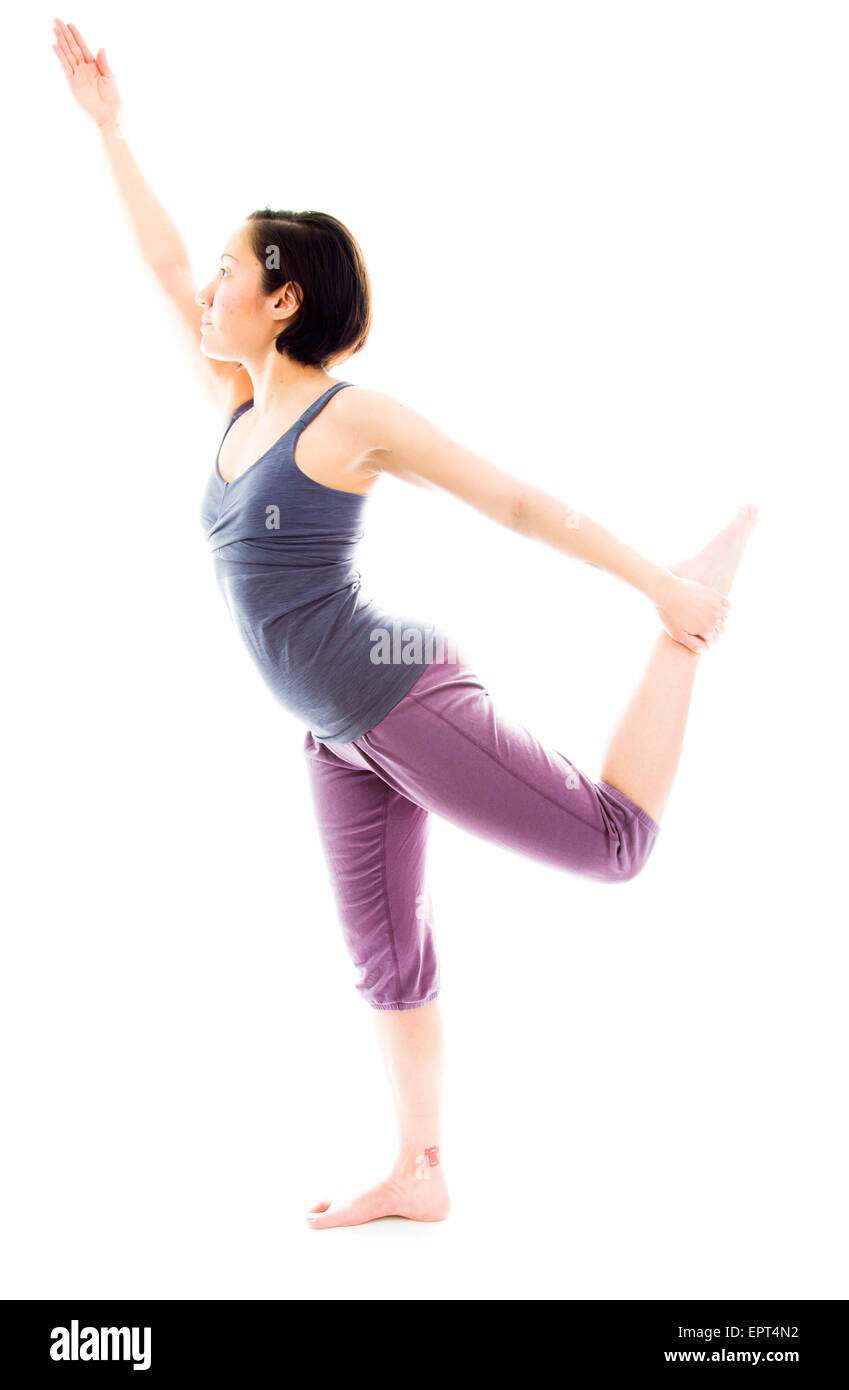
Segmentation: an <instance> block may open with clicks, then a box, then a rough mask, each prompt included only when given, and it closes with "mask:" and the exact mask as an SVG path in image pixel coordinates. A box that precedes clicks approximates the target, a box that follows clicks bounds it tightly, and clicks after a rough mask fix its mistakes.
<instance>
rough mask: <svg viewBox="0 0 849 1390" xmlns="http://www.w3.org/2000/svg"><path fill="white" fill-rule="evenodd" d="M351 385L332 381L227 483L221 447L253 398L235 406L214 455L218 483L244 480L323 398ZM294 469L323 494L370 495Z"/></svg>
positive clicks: (250, 407) (228, 484) (233, 482)
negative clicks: (294, 419) (319, 488)
mask: <svg viewBox="0 0 849 1390" xmlns="http://www.w3.org/2000/svg"><path fill="white" fill-rule="evenodd" d="M352 384H353V383H352V382H350V381H334V383H333V385H332V386H328V388H327V390H326V391H322V393H321V395H320V396H316V398H315V400H314V401H310V403H309V405H308V406H307V407H306V409H305V410H302V411H301V413H300V415H299V416H298V418H297V420H296V421H295V422H294V424H292V425H290V426H289V428H288V429H287V430H284V432H283V434H281V435H280V438H279V439H275V441H274V443H273V444H271V445H269V447H268V448H267V449H266V451H265V453H264V454H260V456H259V458H258V459H254V461H253V463H251V464H249V465H248V467H247V468H246V469H244V471H243V472H241V473H238V474H237V475H236V477H235V478H231V479H230V480H229V482H228V480H227V479H226V478H225V477H224V475H223V474H222V472H221V468H220V466H219V462H220V459H221V450H222V447H223V445H224V440H225V439H226V438H227V435H228V434H229V433H230V430H231V428H232V426H233V425H234V424H235V423H236V417H237V416H238V415H239V414H240V413H241V414H243V415H246V414H247V412H248V410H249V409H250V410H253V404H254V398H253V396H250V397H249V398H248V400H246V401H242V404H241V405H237V406H236V409H235V410H234V411H233V414H232V415H231V416H230V419H229V422H228V424H227V428H226V430H225V431H224V433H223V434H222V436H221V443H220V444H219V445H218V453H217V454H216V455H215V474H216V476H217V478H218V480H219V482H221V483H223V484H224V486H225V488H228V487H235V485H236V483H238V481H239V479H240V478H244V477H246V476H247V474H248V473H252V472H253V470H254V469H255V468H256V467H257V465H258V464H260V463H262V462H263V461H264V460H265V459H267V458H268V455H269V454H270V453H272V452H273V450H274V449H277V448H279V446H280V445H281V444H282V443H283V441H284V440H285V439H286V438H287V437H288V436H289V435H290V434H291V433H292V431H293V430H296V429H297V428H298V426H299V425H300V424H301V422H302V421H303V418H304V416H305V415H308V414H309V412H310V411H311V410H312V408H313V406H316V405H318V403H319V401H323V400H324V398H325V396H329V395H330V393H331V391H335V390H336V388H337V387H339V386H351V385H352ZM311 423H312V421H310V424H311ZM292 462H293V463H295V457H294V451H293V454H292ZM295 467H296V468H297V469H298V472H299V473H300V475H301V477H302V478H306V480H307V482H308V483H315V485H316V487H321V488H324V490H325V492H338V493H341V494H342V496H343V497H369V496H370V495H371V494H370V493H368V492H349V491H347V490H346V489H345V488H342V487H328V486H327V484H326V483H319V482H318V481H317V480H316V479H315V478H310V477H309V476H308V475H307V474H306V473H304V471H303V469H301V468H298V465H297V463H295Z"/></svg>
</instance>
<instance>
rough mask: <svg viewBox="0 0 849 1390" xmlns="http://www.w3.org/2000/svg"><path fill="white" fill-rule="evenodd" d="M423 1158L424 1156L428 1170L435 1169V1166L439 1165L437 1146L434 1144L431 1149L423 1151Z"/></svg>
mask: <svg viewBox="0 0 849 1390" xmlns="http://www.w3.org/2000/svg"><path fill="white" fill-rule="evenodd" d="M424 1156H425V1163H426V1164H427V1166H428V1168H435V1167H436V1166H437V1164H438V1163H439V1148H438V1146H437V1145H436V1144H434V1146H433V1148H432V1149H425V1151H424Z"/></svg>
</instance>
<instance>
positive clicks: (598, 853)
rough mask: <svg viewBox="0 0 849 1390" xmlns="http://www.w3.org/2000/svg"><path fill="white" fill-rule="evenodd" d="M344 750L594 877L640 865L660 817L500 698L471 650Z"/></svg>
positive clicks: (514, 842) (432, 670)
mask: <svg viewBox="0 0 849 1390" xmlns="http://www.w3.org/2000/svg"><path fill="white" fill-rule="evenodd" d="M339 751H340V753H341V754H342V756H344V757H348V758H350V759H352V760H354V761H356V762H359V763H360V765H361V766H362V767H364V768H370V769H371V770H372V771H374V772H375V773H376V774H377V775H378V776H379V777H381V778H383V779H384V780H385V781H386V782H387V784H388V785H389V786H390V787H392V788H393V789H394V790H395V791H397V792H400V793H401V794H402V795H404V796H406V797H409V798H410V799H411V800H412V801H414V802H415V803H416V804H417V805H419V806H421V807H423V808H424V809H425V810H427V811H432V812H434V813H435V814H437V815H440V816H443V817H444V818H445V819H447V820H449V821H453V822H454V823H455V824H457V825H460V826H462V827H463V828H464V829H466V830H468V831H471V832H472V833H473V834H476V835H480V836H483V837H484V838H486V839H489V840H493V841H495V842H496V843H498V844H500V845H502V846H504V847H505V848H507V849H510V850H513V851H515V852H516V853H519V854H524V855H528V856H530V857H532V858H535V859H539V860H542V861H544V862H545V863H548V864H553V865H555V866H557V867H560V868H563V869H567V870H571V871H572V872H575V873H580V874H583V875H587V876H589V877H593V878H597V879H601V880H606V881H622V880H624V879H628V878H632V877H634V875H635V874H636V873H637V872H639V869H640V868H641V867H642V866H643V864H644V863H645V861H646V859H647V858H648V855H649V853H650V851H651V849H652V847H653V845H654V842H655V838H656V836H657V832H658V826H657V824H656V822H655V821H654V820H652V818H651V817H650V816H649V815H648V814H647V813H646V812H645V811H644V810H643V809H642V808H641V807H639V806H637V805H636V803H635V802H633V801H631V800H630V798H628V797H627V796H625V795H624V793H622V792H620V791H619V790H618V789H616V788H614V787H611V786H609V785H608V784H607V783H605V782H594V781H593V780H592V779H591V778H589V777H588V776H586V775H585V774H584V773H583V772H581V771H580V770H579V769H578V768H577V767H576V766H575V765H574V763H572V762H571V761H570V760H569V759H568V758H567V757H566V755H565V754H564V753H562V752H560V750H559V749H557V748H554V747H552V746H551V745H550V744H547V743H545V742H543V741H542V740H540V739H539V738H537V737H536V736H535V735H534V734H533V733H531V731H530V730H529V729H527V728H526V727H525V726H524V725H522V724H519V723H518V722H516V721H515V720H513V719H511V718H509V717H507V716H506V715H504V714H503V713H501V712H499V710H498V709H497V708H496V706H495V704H494V702H493V700H492V697H491V696H490V694H489V692H488V691H487V690H486V689H485V688H484V686H483V685H482V683H481V681H480V680H479V679H478V677H477V675H476V674H475V672H474V670H473V669H472V668H471V667H470V666H469V664H468V662H467V661H466V660H465V659H464V658H462V656H461V657H459V658H458V659H455V660H449V661H444V662H440V661H435V662H433V663H431V665H429V666H428V667H427V668H426V669H425V671H424V673H423V675H422V676H421V677H420V678H419V680H417V681H416V683H415V685H413V686H412V688H411V689H410V690H409V691H408V693H407V694H406V695H405V696H404V698H403V699H402V700H401V701H400V702H399V703H398V704H397V705H396V706H395V708H394V709H393V710H390V712H389V714H388V715H386V717H385V718H384V719H382V720H381V721H380V723H379V724H377V725H375V727H374V728H373V729H370V730H369V732H368V733H366V734H363V735H362V736H361V737H360V738H357V739H355V740H354V741H353V742H352V743H350V744H346V745H343V746H342V747H341V748H340V750H339Z"/></svg>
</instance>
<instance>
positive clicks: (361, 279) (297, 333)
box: [246, 208, 371, 370]
mask: <svg viewBox="0 0 849 1390" xmlns="http://www.w3.org/2000/svg"><path fill="white" fill-rule="evenodd" d="M246 221H247V222H248V224H249V225H248V233H249V237H250V242H251V249H252V250H253V253H254V255H255V256H256V258H257V260H258V261H259V262H260V264H261V265H262V279H261V282H260V286H261V291H262V293H263V294H273V293H274V291H275V290H277V289H281V288H282V287H283V286H284V285H286V284H288V283H289V282H290V281H292V282H293V287H299V289H300V293H299V289H298V288H295V294H296V295H297V297H298V300H299V303H300V306H301V307H300V310H299V311H298V313H297V314H296V316H295V317H294V318H293V319H292V320H291V321H290V322H289V323H288V324H287V325H286V327H285V328H284V329H283V331H282V332H281V333H279V334H278V335H277V339H276V342H275V347H276V348H277V351H278V352H279V353H281V354H283V355H285V356H288V357H291V358H292V360H293V361H295V362H301V363H302V364H303V365H304V366H305V367H321V368H322V369H325V370H326V368H327V367H328V366H329V364H330V363H331V362H333V361H334V360H335V359H336V358H338V357H349V356H351V355H352V354H353V353H355V352H359V351H360V349H361V348H362V347H364V346H365V342H366V339H367V337H368V335H369V332H370V330H371V281H370V280H369V273H368V269H367V267H366V263H365V259H364V258H363V253H362V251H361V250H360V247H359V245H358V243H357V242H356V240H355V239H354V237H353V236H352V235H351V233H350V232H349V231H348V228H347V227H346V226H344V225H343V223H341V222H340V221H339V220H338V218H336V217H331V215H330V213H328V212H290V211H288V210H286V209H284V210H282V211H276V212H275V211H274V210H273V209H272V208H260V209H259V210H258V211H257V212H252V213H250V214H249V215H248V217H247V219H246ZM275 252H276V254H275ZM269 262H271V264H269Z"/></svg>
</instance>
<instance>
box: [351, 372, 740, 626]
mask: <svg viewBox="0 0 849 1390" xmlns="http://www.w3.org/2000/svg"><path fill="white" fill-rule="evenodd" d="M342 394H343V396H345V395H350V397H351V399H350V400H349V401H348V402H347V408H348V410H349V411H350V412H351V413H352V416H353V415H354V413H356V416H357V421H358V428H359V430H360V432H361V438H362V442H363V444H364V446H365V445H366V441H369V440H370V441H371V448H370V449H369V450H368V453H369V457H370V460H371V463H372V466H373V471H375V472H386V473H392V474H393V475H394V476H395V477H397V478H400V479H402V480H403V481H405V482H410V483H414V484H416V485H418V486H424V487H431V488H437V489H440V490H444V491H446V492H450V493H452V494H453V495H454V496H455V497H458V498H460V500H461V501H463V502H465V503H467V504H468V505H469V506H471V507H474V508H475V509H476V510H477V511H480V512H482V513H483V514H484V515H485V516H488V517H490V518H491V519H492V520H493V521H496V522H498V523H499V524H500V525H502V526H507V527H509V528H510V529H511V530H514V531H516V532H518V534H519V535H522V536H525V537H526V538H528V539H530V540H539V541H543V542H544V543H545V544H547V545H550V546H553V547H554V548H555V549H556V550H560V551H562V552H563V554H565V555H572V556H574V557H576V558H577V559H579V560H584V561H586V562H587V563H588V564H591V565H595V566H597V567H598V568H599V569H603V570H606V571H607V572H608V573H609V574H613V575H616V577H617V578H619V579H623V580H624V581H625V583H626V584H631V585H632V586H633V587H634V588H635V589H639V591H640V592H641V593H643V594H645V595H646V596H647V597H648V598H650V599H651V601H652V602H653V603H654V604H655V605H656V606H657V608H658V610H659V611H660V614H661V618H662V620H663V622H664V626H665V627H666V629H667V631H668V632H670V634H671V635H672V636H674V637H675V639H676V641H679V642H681V643H682V644H683V645H684V646H687V647H689V648H690V649H691V650H692V651H702V650H703V649H704V647H705V646H706V644H707V638H708V637H709V636H711V635H712V634H713V633H714V632H715V631H716V629H717V628H718V626H719V624H720V623H721V622H722V621H723V619H724V618H725V615H726V613H727V612H728V608H729V604H728V600H727V599H726V598H725V597H723V595H722V594H720V593H718V592H717V591H716V590H714V589H711V588H709V587H708V586H707V585H705V584H699V583H698V582H697V581H695V580H690V579H682V578H680V577H679V576H677V575H675V574H673V573H672V572H671V571H670V570H668V569H665V568H664V567H662V566H660V565H656V564H653V563H652V562H651V561H650V560H647V559H645V558H644V557H643V556H642V555H640V554H639V553H638V552H637V551H636V550H632V549H631V547H630V546H628V545H626V544H625V543H624V541H621V540H619V539H618V537H617V536H615V535H613V533H612V532H610V531H607V530H605V528H604V527H603V526H600V525H599V524H598V522H596V521H593V520H592V518H591V517H588V516H586V515H584V514H583V513H580V512H578V511H577V509H576V508H574V507H571V506H569V505H567V504H566V503H565V502H563V501H561V500H560V499H559V498H556V497H553V496H552V495H551V494H550V493H548V492H545V491H544V490H543V489H542V488H538V487H532V486H531V485H530V484H528V483H526V482H524V481H522V479H520V478H517V477H514V476H513V474H511V473H507V472H505V471H504V470H503V469H501V468H496V467H495V465H494V464H491V463H489V462H487V460H486V459H483V458H481V457H480V456H479V455H477V454H474V453H472V451H471V450H470V449H467V448H465V447H464V446H463V445H461V444H458V443H457V442H456V441H455V440H453V439H451V438H449V437H448V436H447V435H446V434H444V433H443V432H442V431H441V430H440V429H437V427H436V426H435V425H432V424H431V423H430V422H429V421H428V420H426V419H425V418H424V417H423V416H422V415H419V414H418V413H417V412H416V411H414V410H411V409H410V408H409V407H408V406H406V405H403V404H402V403H401V402H400V401H397V400H394V399H393V398H392V397H390V396H387V395H385V394H384V393H383V392H380V391H362V390H361V391H356V392H350V393H348V392H343V393H342ZM355 398H356V399H355Z"/></svg>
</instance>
